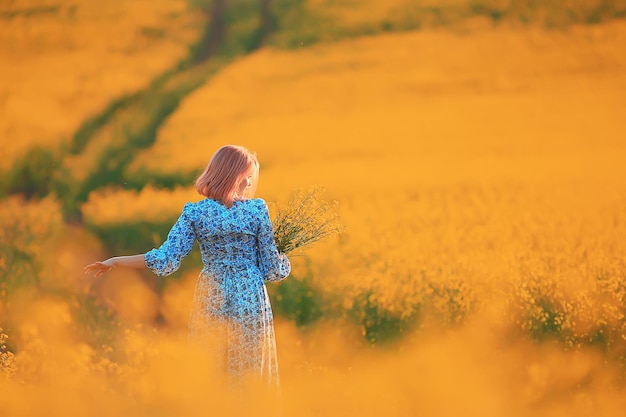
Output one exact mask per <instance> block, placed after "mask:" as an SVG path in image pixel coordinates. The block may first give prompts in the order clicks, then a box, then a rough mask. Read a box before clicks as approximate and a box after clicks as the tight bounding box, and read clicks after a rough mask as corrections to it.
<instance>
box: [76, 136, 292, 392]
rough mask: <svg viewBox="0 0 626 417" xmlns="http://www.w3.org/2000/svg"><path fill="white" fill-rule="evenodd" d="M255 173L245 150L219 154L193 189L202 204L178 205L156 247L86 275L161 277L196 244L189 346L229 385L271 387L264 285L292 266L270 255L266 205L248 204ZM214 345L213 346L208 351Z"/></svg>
mask: <svg viewBox="0 0 626 417" xmlns="http://www.w3.org/2000/svg"><path fill="white" fill-rule="evenodd" d="M258 173H259V163H258V161H257V159H256V157H255V155H254V154H252V153H250V152H249V151H248V150H247V149H245V148H244V147H241V146H233V145H227V146H224V147H222V148H220V149H219V150H218V151H217V152H216V153H215V155H213V157H212V158H211V161H210V162H209V164H208V165H207V167H206V169H205V170H204V172H203V173H202V174H201V175H200V176H199V177H198V179H197V180H196V183H195V186H196V189H197V190H198V192H199V193H200V194H201V195H203V196H205V197H206V199H204V200H201V201H199V202H197V203H187V204H185V206H184V208H183V211H182V214H181V216H180V217H179V218H178V220H177V221H176V223H175V224H174V226H173V227H172V229H171V230H170V232H169V234H168V237H167V240H166V241H165V242H164V243H163V244H162V245H161V247H159V248H158V249H152V250H150V251H149V252H147V253H145V254H140V255H133V256H120V257H113V258H109V259H107V260H105V261H102V262H95V263H93V264H91V265H87V266H86V267H85V272H87V273H93V274H94V276H95V277H99V276H101V275H102V274H104V273H105V272H107V271H109V270H110V269H112V268H114V267H118V266H126V267H134V268H139V269H143V268H148V269H150V270H151V271H152V272H154V273H155V274H157V275H159V276H166V275H169V274H171V273H173V272H174V271H176V270H177V269H178V267H179V266H180V262H181V260H182V259H183V258H184V257H185V256H187V255H188V254H189V252H190V251H191V248H192V247H193V244H194V241H196V240H197V241H198V243H199V246H200V252H201V255H202V263H203V265H204V268H203V269H202V271H201V273H200V276H199V277H198V282H197V285H196V289H195V292H194V300H193V307H192V310H191V316H190V323H189V336H190V339H191V340H192V341H194V342H196V343H200V344H202V345H204V346H206V347H207V348H210V349H212V350H213V351H214V352H215V353H216V354H217V355H219V359H218V363H220V364H223V367H224V368H225V370H226V371H227V372H228V375H229V377H231V378H234V379H236V380H239V378H240V377H243V376H261V377H262V378H263V379H264V380H266V381H267V382H268V383H270V384H278V367H277V360H276V341H275V337H274V325H273V318H272V310H271V306H270V302H269V298H268V296H267V290H266V288H265V281H279V280H281V279H283V278H285V277H286V276H288V275H289V273H290V270H291V265H290V262H289V259H288V258H287V256H286V255H285V254H283V253H279V252H278V250H277V248H276V244H275V242H274V234H273V230H272V224H271V222H270V218H269V212H268V209H267V205H266V204H265V202H264V201H263V200H262V199H252V198H251V197H252V195H253V194H254V191H255V188H256V183H257V179H258ZM216 339H217V340H218V341H219V343H217V344H215V343H211V341H215V340H216Z"/></svg>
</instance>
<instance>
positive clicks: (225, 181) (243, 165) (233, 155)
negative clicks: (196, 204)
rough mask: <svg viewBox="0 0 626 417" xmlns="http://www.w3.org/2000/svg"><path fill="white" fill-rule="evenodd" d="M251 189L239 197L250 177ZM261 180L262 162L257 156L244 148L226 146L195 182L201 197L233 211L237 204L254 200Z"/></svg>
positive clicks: (214, 156) (218, 152)
mask: <svg viewBox="0 0 626 417" xmlns="http://www.w3.org/2000/svg"><path fill="white" fill-rule="evenodd" d="M249 175H250V176H252V178H251V185H250V186H249V187H247V188H246V190H245V192H244V195H238V194H237V191H238V187H239V184H241V182H242V181H244V180H245V179H246V177H247V176H249ZM258 177H259V161H258V160H257V158H256V155H254V154H253V153H251V152H250V151H248V150H247V149H246V148H244V147H243V146H237V145H226V146H222V147H221V148H219V149H218V150H217V152H215V154H214V155H213V157H212V158H211V160H210V161H209V164H208V165H207V166H206V168H205V169H204V172H202V174H200V176H199V177H198V179H196V184H195V185H196V190H198V193H200V194H201V195H203V196H205V197H207V198H211V199H213V200H217V201H220V202H221V203H222V204H224V205H225V206H226V207H229V208H230V207H232V205H233V203H234V202H235V200H243V199H245V198H252V196H254V192H255V191H256V184H257V182H258Z"/></svg>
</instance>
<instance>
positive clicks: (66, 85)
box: [0, 0, 200, 171]
mask: <svg viewBox="0 0 626 417" xmlns="http://www.w3.org/2000/svg"><path fill="white" fill-rule="evenodd" d="M199 21H200V19H199V18H198V16H196V15H194V13H193V12H192V11H190V10H189V8H188V6H187V2H186V1H183V0H180V1H172V0H128V1H119V2H118V1H89V0H76V1H74V0H72V1H68V0H56V1H51V0H12V1H7V2H2V4H0V44H1V45H2V47H0V61H1V62H2V65H0V109H1V111H0V141H1V142H2V154H3V157H2V161H1V162H0V170H2V171H5V170H6V169H7V168H9V167H10V166H11V164H12V162H13V161H14V160H15V158H16V157H19V156H21V155H23V154H24V153H25V152H26V151H27V150H28V149H30V148H31V147H33V146H43V147H46V148H52V149H56V148H57V147H58V146H60V145H61V144H67V142H68V141H69V139H70V137H71V135H72V134H73V133H74V132H75V131H76V130H78V128H79V127H80V125H81V123H83V122H84V121H85V120H86V119H87V118H89V117H92V116H95V115H96V114H97V113H99V112H101V111H103V110H104V108H105V107H106V106H107V105H109V104H110V102H111V101H113V100H115V99H117V98H120V97H122V96H124V95H128V94H132V93H134V92H137V91H138V90H140V89H142V88H145V87H146V86H147V85H148V83H149V82H150V80H152V79H153V78H154V77H156V76H157V75H159V74H161V73H162V72H164V71H166V70H168V69H169V68H171V67H172V66H174V65H175V64H176V63H177V62H178V61H180V60H181V59H183V58H185V57H186V55H187V53H188V45H189V44H191V43H192V42H194V41H195V40H196V38H197V36H198V33H199Z"/></svg>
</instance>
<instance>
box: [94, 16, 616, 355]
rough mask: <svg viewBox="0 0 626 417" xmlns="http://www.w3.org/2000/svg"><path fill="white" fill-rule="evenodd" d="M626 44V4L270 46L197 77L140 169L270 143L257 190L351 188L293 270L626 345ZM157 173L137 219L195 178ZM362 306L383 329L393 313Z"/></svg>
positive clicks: (446, 310)
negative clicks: (586, 14)
mask: <svg viewBox="0 0 626 417" xmlns="http://www.w3.org/2000/svg"><path fill="white" fill-rule="evenodd" d="M624 44H626V26H625V25H624V23H622V22H615V23H611V24H606V25H603V26H602V27H572V28H571V29H568V30H567V31H565V32H553V31H545V30H540V29H537V28H530V29H511V28H508V29H507V28H503V29H490V28H483V29H480V30H476V32H475V33H472V34H471V36H469V35H467V34H455V33H450V32H449V31H443V30H431V31H422V32H416V33H406V34H393V35H383V36H377V37H373V38H362V39H356V40H350V41H345V42H341V43H336V44H331V45H319V46H316V47H313V48H311V49H307V50H299V51H295V52H281V51H276V50H272V49H264V50H261V51H259V52H257V53H255V54H253V55H251V56H248V57H245V58H242V59H240V60H238V61H236V62H235V63H234V64H232V65H231V66H229V67H228V68H226V69H225V70H224V71H222V72H221V73H220V74H218V75H217V76H216V77H215V78H213V79H211V80H210V81H209V82H208V83H207V84H206V86H204V87H202V88H200V89H198V90H197V91H196V92H194V93H192V94H191V95H189V96H188V97H187V99H186V100H185V101H184V102H183V103H182V104H181V106H180V108H179V109H178V110H177V111H176V112H175V113H173V114H172V115H171V116H170V118H169V119H168V120H167V121H166V123H165V124H164V125H163V127H162V128H161V130H160V131H159V134H158V138H157V141H156V143H155V144H154V146H152V147H151V148H150V149H148V150H146V151H145V152H143V153H141V154H140V155H138V157H137V158H136V159H135V161H134V162H133V164H131V166H130V169H129V174H128V175H133V172H134V171H133V170H139V169H141V170H142V171H144V172H145V171H148V172H150V171H152V172H155V174H158V175H167V174H168V173H170V174H174V173H180V172H192V173H193V172H196V173H197V172H199V171H200V170H201V169H202V167H203V166H204V165H205V164H206V162H207V161H208V159H209V157H210V155H211V154H212V153H213V152H214V151H215V150H216V149H217V148H218V147H219V146H221V145H222V144H225V143H240V144H244V145H245V146H247V147H248V148H250V149H252V150H255V151H256V152H257V153H258V156H259V159H260V161H261V166H262V168H261V182H260V184H259V195H260V196H262V197H264V198H266V199H267V200H269V201H281V200H286V197H287V195H288V194H289V193H291V192H292V191H293V190H294V189H296V188H301V187H307V186H309V185H311V184H321V185H323V186H325V188H326V190H327V192H326V197H327V198H329V199H333V200H337V201H338V202H339V203H340V206H339V211H340V215H341V217H342V220H343V222H344V224H345V225H346V231H345V233H343V234H342V235H341V236H340V237H339V238H338V239H335V240H333V241H331V242H329V243H324V244H320V245H318V247H316V248H314V249H312V250H311V251H310V252H309V254H308V256H309V259H310V262H301V260H299V259H296V260H295V265H296V268H295V269H294V275H295V276H296V277H298V276H300V277H304V276H307V274H311V277H312V281H313V283H314V286H315V290H316V291H320V292H322V293H323V294H325V295H326V296H327V297H329V298H330V299H332V300H333V301H332V302H333V303H336V304H337V305H338V306H340V308H342V309H343V310H344V311H347V312H350V311H353V309H354V308H355V306H361V307H364V309H365V310H367V309H373V312H374V313H373V314H374V316H376V314H378V313H384V317H385V320H391V321H392V322H393V323H396V324H397V321H398V320H400V321H401V320H407V321H410V320H411V319H412V318H413V317H415V316H416V315H424V312H428V314H425V315H426V316H428V317H432V318H433V320H434V324H433V325H437V323H441V322H443V323H447V324H459V323H462V322H463V321H464V320H466V319H467V317H470V316H472V315H476V314H486V315H487V317H489V320H494V321H496V322H498V323H499V324H501V325H504V326H505V327H507V328H508V330H507V331H511V332H521V333H525V332H526V333H529V334H532V335H534V336H535V337H537V338H539V339H541V338H544V337H552V336H554V335H559V337H563V338H564V339H565V340H564V342H565V343H566V344H568V345H570V346H574V345H576V346H578V345H581V344H589V343H592V340H595V338H598V337H602V338H605V339H606V340H605V339H603V340H605V342H606V341H607V340H608V342H606V343H609V344H611V346H612V347H613V348H615V354H616V355H617V356H619V355H622V354H623V353H624V352H626V350H624V349H625V347H626V344H625V341H624V333H623V331H624V330H625V328H624V314H625V311H624V299H623V290H621V289H623V284H622V283H621V282H622V281H621V280H622V279H623V276H624V269H623V266H624V265H623V263H624V262H623V253H624V249H625V248H624V243H623V239H621V238H620V237H621V236H623V233H624V223H623V220H622V219H623V216H624V213H625V212H624V210H625V207H626V205H625V203H626V200H625V199H626V197H625V194H624V193H625V191H626V180H625V179H624V175H623V168H622V167H621V163H620V161H621V160H623V159H624V157H625V156H626V147H625V146H624V142H623V138H624V137H626V129H625V128H624V125H623V123H622V122H621V120H623V117H624V116H625V115H626V109H625V108H624V105H623V100H622V96H623V93H624V91H626V76H625V74H626V73H625V72H624V68H626V59H625V58H624V55H623V54H621V52H620V51H621V47H622V45H624ZM450 51H454V53H450ZM153 193H155V190H153V189H147V191H146V192H145V194H144V193H141V194H140V195H142V196H143V195H145V196H147V195H151V196H152V197H150V198H151V199H153V201H160V200H164V199H168V197H169V196H171V197H172V200H170V201H168V203H167V205H166V206H165V205H160V204H154V205H152V206H151V208H148V207H146V206H145V205H142V203H141V201H144V200H143V198H144V197H141V198H139V199H138V200H137V201H136V202H135V203H134V204H132V203H130V205H134V206H136V207H139V206H140V205H141V206H142V207H144V208H143V209H142V210H141V212H139V213H137V214H136V216H137V217H136V219H140V218H142V217H145V216H148V217H156V216H161V217H160V218H161V219H162V218H163V216H166V215H165V214H163V213H169V216H170V218H172V219H173V218H175V216H176V215H177V213H178V211H179V210H180V207H182V204H183V203H184V201H189V200H191V201H193V200H196V199H198V198H199V196H197V195H196V196H194V195H193V190H192V189H189V194H186V195H185V197H186V198H187V199H186V200H185V199H184V198H182V197H183V196H182V195H181V192H180V191H176V192H174V193H171V192H170V191H167V190H161V191H157V194H158V196H157V195H154V196H153ZM127 195H128V192H126V191H122V192H120V193H116V192H114V191H113V192H111V191H109V192H107V194H106V196H104V195H102V194H101V193H100V192H94V197H93V199H91V198H90V203H88V204H87V205H86V206H85V208H86V209H87V212H88V213H89V219H90V221H91V222H94V224H99V223H100V222H111V221H112V220H113V219H112V218H111V213H112V212H111V211H110V210H109V209H108V208H107V207H108V206H111V207H115V206H118V205H119V202H120V201H125V200H124V199H125V198H126V197H125V196H127ZM178 198H180V200H177V199H178ZM175 199H176V200H177V204H176V203H174V200H175ZM96 201H97V202H99V203H98V204H96V203H95V202H96ZM177 206H178V207H177ZM125 207H128V205H125ZM166 207H167V208H166ZM130 212H131V210H129V209H128V208H127V209H125V213H130ZM115 216H116V215H115V214H114V215H113V217H115ZM119 216H120V222H121V223H125V222H130V221H131V219H130V218H129V216H128V214H119ZM99 219H102V220H99ZM105 219H106V220H105ZM616 288H617V289H616ZM620 288H621V289H620ZM607 297H608V298H607ZM355 314H357V316H358V317H357V320H358V321H360V322H361V323H364V328H363V329H362V331H363V333H364V334H365V335H366V336H367V337H368V338H369V339H370V340H376V339H377V338H378V337H380V335H377V334H376V329H377V328H382V327H385V322H384V321H380V322H376V320H382V319H381V318H380V317H369V316H368V315H367V313H364V312H363V311H360V312H357V313H355ZM372 320H374V321H373V322H372ZM368 323H369V324H368ZM609 323H610V324H609ZM422 325H424V323H422ZM605 327H608V328H611V329H613V332H612V333H611V334H610V335H607V334H605V335H604V336H602V332H607V331H606V330H603V329H605ZM598 332H600V333H598Z"/></svg>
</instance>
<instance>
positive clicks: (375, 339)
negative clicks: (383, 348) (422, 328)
mask: <svg viewBox="0 0 626 417" xmlns="http://www.w3.org/2000/svg"><path fill="white" fill-rule="evenodd" d="M420 310H421V306H420V305H416V306H413V309H412V312H411V314H410V315H408V316H405V317H402V316H401V315H400V314H398V313H394V312H391V311H389V310H386V309H385V308H382V307H381V306H380V304H379V301H378V300H377V299H376V296H375V295H374V293H373V292H372V291H367V292H365V293H363V294H361V295H360V296H359V297H357V298H356V299H355V300H354V302H353V303H352V308H351V309H350V310H349V311H348V312H347V313H348V317H349V318H350V319H351V320H352V321H354V322H355V323H356V324H357V325H359V326H360V327H361V332H362V334H363V337H364V338H365V339H366V340H367V341H368V342H369V343H371V344H376V343H382V344H385V343H389V342H393V341H394V340H397V339H399V338H400V337H402V335H403V334H404V333H405V332H406V331H408V330H410V329H414V328H415V327H416V326H417V325H418V321H419V318H420Z"/></svg>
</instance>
